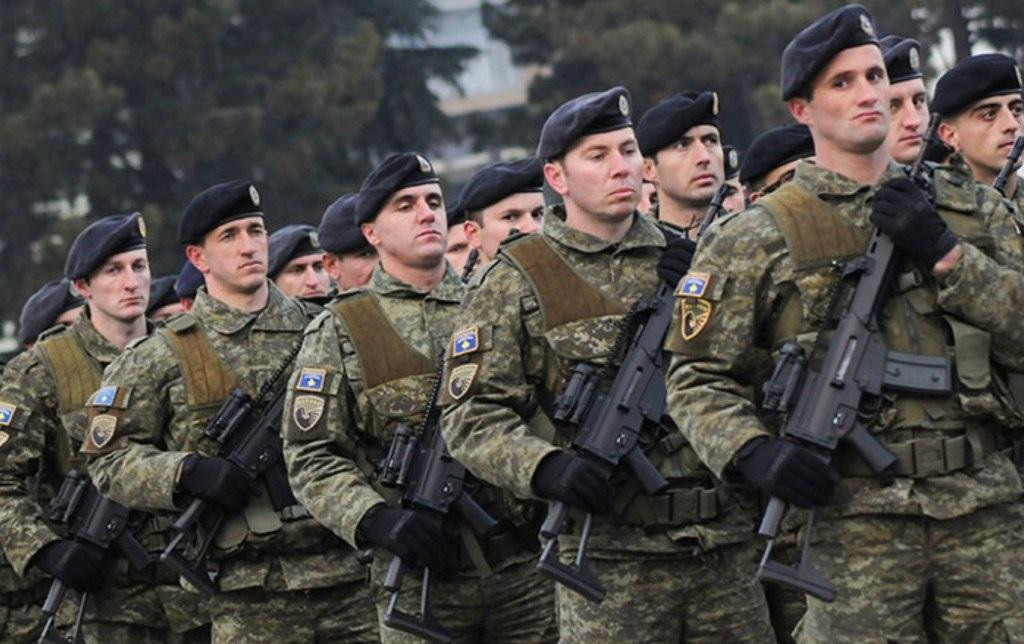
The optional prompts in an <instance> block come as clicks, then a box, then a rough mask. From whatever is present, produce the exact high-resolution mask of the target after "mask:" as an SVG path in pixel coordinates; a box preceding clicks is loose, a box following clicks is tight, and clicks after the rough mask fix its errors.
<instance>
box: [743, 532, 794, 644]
mask: <svg viewBox="0 0 1024 644" xmlns="http://www.w3.org/2000/svg"><path fill="white" fill-rule="evenodd" d="M772 559H774V560H775V561H780V562H782V563H783V564H785V565H787V566H793V565H796V564H797V563H799V561H800V547H799V544H798V543H797V540H796V534H794V533H792V532H785V533H782V534H780V535H779V536H778V537H777V538H776V539H775V545H774V546H773V548H772ZM760 562H761V553H760V552H759V551H758V552H755V557H754V558H753V559H752V560H751V561H750V569H749V570H756V569H757V566H758V564H759V563H760ZM763 586H764V598H765V601H767V602H768V614H769V615H770V616H771V622H772V628H773V629H774V630H775V639H776V640H777V641H778V642H779V644H790V643H791V642H794V641H795V640H794V639H793V631H794V630H795V629H796V626H797V624H799V623H800V620H801V619H803V616H804V613H806V612H807V597H806V596H805V595H804V594H803V593H802V592H800V591H799V590H796V589H794V588H790V587H789V586H782V585H780V584H763Z"/></svg>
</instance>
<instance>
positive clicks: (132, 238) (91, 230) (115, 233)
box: [64, 212, 146, 280]
mask: <svg viewBox="0 0 1024 644" xmlns="http://www.w3.org/2000/svg"><path fill="white" fill-rule="evenodd" d="M145 247H146V224H145V223H144V222H143V221H142V215H140V214H139V213H137V212H136V213H133V214H131V215H111V216H109V217H104V218H103V219H100V220H98V221H94V222H92V223H91V224H89V225H88V226H87V227H86V229H85V230H83V231H82V232H80V233H78V237H75V241H74V242H72V243H71V250H70V251H68V259H67V262H66V263H65V264H64V277H66V278H68V279H69V280H76V279H81V278H85V277H89V275H91V274H92V272H93V271H95V270H96V269H97V268H99V267H100V266H101V265H102V264H103V262H105V261H107V258H108V257H111V256H112V255H117V254H118V253H124V252H127V251H130V250H136V249H139V248H145Z"/></svg>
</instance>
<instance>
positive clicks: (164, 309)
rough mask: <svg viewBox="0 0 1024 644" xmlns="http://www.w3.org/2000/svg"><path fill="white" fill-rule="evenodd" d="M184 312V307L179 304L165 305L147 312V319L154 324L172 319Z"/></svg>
mask: <svg viewBox="0 0 1024 644" xmlns="http://www.w3.org/2000/svg"><path fill="white" fill-rule="evenodd" d="M184 311H185V307H183V306H182V305H181V302H174V303H173V304H165V305H164V306H161V307H160V308H158V309H156V310H154V311H150V312H149V319H150V320H153V321H154V322H160V321H161V320H166V319H167V318H170V317H173V316H175V315H177V314H179V313H182V312H184Z"/></svg>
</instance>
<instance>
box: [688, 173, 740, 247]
mask: <svg viewBox="0 0 1024 644" xmlns="http://www.w3.org/2000/svg"><path fill="white" fill-rule="evenodd" d="M730 188H732V186H730V185H729V184H728V183H725V182H724V181H723V182H722V185H720V186H718V190H715V195H714V196H713V197H711V202H710V203H708V211H707V212H706V213H705V214H704V219H702V220H701V222H700V228H698V229H697V239H700V238H701V237H702V236H703V235H704V231H705V230H707V229H708V226H710V225H711V224H712V223H713V222H714V221H715V219H716V218H717V217H718V215H720V214H722V210H724V208H722V203H723V202H724V201H725V198H726V196H728V194H729V189H730Z"/></svg>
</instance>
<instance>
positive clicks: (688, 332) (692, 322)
mask: <svg viewBox="0 0 1024 644" xmlns="http://www.w3.org/2000/svg"><path fill="white" fill-rule="evenodd" d="M712 308H713V307H712V305H711V302H709V301H708V300H705V299H704V298H702V297H681V298H679V332H680V333H681V334H682V336H683V340H686V341H687V342H689V341H690V340H693V339H694V338H696V337H697V336H698V335H700V334H701V331H703V330H704V329H705V328H707V326H708V322H710V321H711V311H712Z"/></svg>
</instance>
